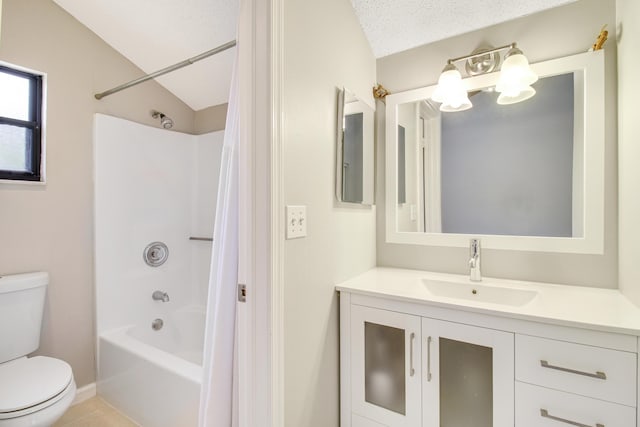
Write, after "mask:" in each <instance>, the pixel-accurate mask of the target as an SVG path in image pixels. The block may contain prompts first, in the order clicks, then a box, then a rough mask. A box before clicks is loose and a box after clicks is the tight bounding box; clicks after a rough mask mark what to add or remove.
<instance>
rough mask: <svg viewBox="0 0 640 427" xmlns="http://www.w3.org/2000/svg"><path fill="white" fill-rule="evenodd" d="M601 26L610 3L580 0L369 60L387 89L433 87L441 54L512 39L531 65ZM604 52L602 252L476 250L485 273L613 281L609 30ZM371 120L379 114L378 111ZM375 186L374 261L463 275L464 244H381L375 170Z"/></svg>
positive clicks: (566, 50) (586, 39) (577, 47)
mask: <svg viewBox="0 0 640 427" xmlns="http://www.w3.org/2000/svg"><path fill="white" fill-rule="evenodd" d="M629 3H632V2H631V1H630V2H629ZM603 24H608V28H609V29H610V30H612V29H614V28H615V1H614V0H581V1H579V2H576V3H572V4H570V5H567V6H563V7H560V8H557V9H552V10H549V11H545V12H542V13H538V14H535V15H530V16H527V17H524V18H520V19H516V20H514V21H510V22H507V23H504V24H500V25H496V26H493V27H489V28H486V29H483V30H479V31H474V32H471V33H468V34H464V35H461V36H458V37H453V38H451V39H447V40H443V41H440V42H436V43H432V44H429V45H426V46H422V47H419V48H415V49H412V50H409V51H406V52H403V53H399V54H396V55H392V56H388V57H385V58H381V59H379V60H378V61H377V71H378V82H379V83H382V84H383V85H384V86H385V87H386V88H387V89H389V90H390V91H391V92H392V93H397V92H401V91H404V90H408V89H413V88H417V87H421V86H427V85H431V84H434V83H435V82H437V80H438V76H439V74H440V72H441V71H442V68H443V67H444V65H445V64H446V60H447V59H448V58H451V57H456V56H462V55H464V54H466V53H470V52H471V51H472V50H474V49H475V48H476V47H478V46H479V45H483V44H484V45H486V44H489V45H492V46H502V45H505V44H508V43H511V42H513V41H515V42H517V43H518V46H519V47H520V48H521V49H522V50H523V51H524V53H525V55H526V56H527V57H528V58H529V60H530V61H531V62H538V61H542V60H546V59H552V58H558V57H562V56H567V55H571V54H575V53H579V52H584V51H586V50H587V49H588V48H589V47H591V45H592V44H593V42H594V40H595V37H596V36H597V34H598V32H599V31H600V28H601V27H602V25H603ZM629 49H632V47H629ZM606 51H607V54H606V58H607V60H606V62H607V70H606V73H607V77H606V78H607V87H606V93H607V96H606V105H605V108H606V111H607V117H606V124H605V125H606V135H605V137H606V141H605V144H606V148H605V151H606V153H605V179H606V182H605V192H606V194H605V205H606V208H605V245H604V255H574V254H553V253H541V252H537V253H534V252H518V251H499V250H483V254H482V255H483V260H482V269H483V274H484V275H485V276H493V277H505V278H513V279H521V280H534V281H542V282H559V283H566V284H576V285H585V286H598V287H607V288H615V287H616V286H617V273H618V264H617V263H618V259H617V245H618V244H617V167H616V157H617V151H616V137H617V136H616V120H617V119H616V72H615V60H616V58H615V57H616V44H615V35H614V34H610V40H609V42H608V43H607V44H606ZM377 108H378V109H379V110H380V109H383V108H384V105H383V104H382V103H380V102H379V103H378V105H377ZM378 117H379V118H380V117H382V116H381V115H380V113H379V115H378ZM378 136H379V137H380V136H382V137H384V132H383V126H381V125H380V123H379V126H378ZM379 141H380V140H379ZM377 153H378V163H377V166H378V171H383V170H384V144H383V143H379V144H378V151H377ZM377 188H378V193H377V198H376V200H377V202H378V206H377V208H378V227H377V230H378V233H377V238H378V265H381V266H398V267H406V268H416V269H426V270H434V271H443V272H451V273H461V274H466V273H467V272H468V268H467V261H468V249H466V248H443V247H429V246H417V245H398V244H388V243H385V232H384V221H385V218H384V192H383V189H384V174H383V173H379V174H378V180H377ZM636 218H637V215H636Z"/></svg>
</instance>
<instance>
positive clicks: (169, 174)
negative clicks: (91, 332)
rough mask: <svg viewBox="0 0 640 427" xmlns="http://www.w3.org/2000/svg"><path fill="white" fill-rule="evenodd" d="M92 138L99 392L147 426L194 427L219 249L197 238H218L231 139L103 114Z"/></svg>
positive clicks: (96, 120)
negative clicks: (225, 142) (150, 254)
mask: <svg viewBox="0 0 640 427" xmlns="http://www.w3.org/2000/svg"><path fill="white" fill-rule="evenodd" d="M94 131H95V135H94V148H95V151H94V154H95V180H94V184H95V264H96V329H97V336H98V352H97V353H98V380H97V392H98V394H99V395H100V396H101V397H102V398H103V399H105V400H106V401H107V402H108V403H109V404H111V405H113V406H114V407H116V408H117V409H119V410H120V411H122V412H124V413H125V414H126V415H127V416H128V417H130V418H131V419H133V420H134V421H136V422H138V423H140V424H142V425H145V426H149V427H173V426H185V427H187V426H196V425H197V423H198V402H199V397H200V386H201V383H202V353H203V345H204V325H205V307H203V306H202V304H203V301H205V299H206V295H207V290H208V277H209V265H210V260H211V241H207V240H191V239H190V238H191V237H197V238H209V239H210V238H212V236H213V219H214V216H215V207H216V191H217V190H216V189H217V182H218V172H219V165H220V151H221V148H222V137H223V132H214V133H211V134H207V135H199V136H194V135H187V134H181V133H179V132H170V131H167V130H164V129H157V128H152V127H149V126H143V125H140V124H138V123H133V122H130V121H127V120H122V119H119V118H115V117H110V116H105V115H102V114H97V115H96V116H95V129H94ZM154 242H162V243H164V244H165V245H166V247H167V248H168V257H167V259H166V262H165V263H163V264H161V265H159V266H151V265H148V264H147V263H146V262H145V260H144V259H143V253H144V252H145V248H146V247H148V246H151V245H152V243H154ZM165 253H166V252H165ZM154 295H155V296H154ZM152 325H153V327H152Z"/></svg>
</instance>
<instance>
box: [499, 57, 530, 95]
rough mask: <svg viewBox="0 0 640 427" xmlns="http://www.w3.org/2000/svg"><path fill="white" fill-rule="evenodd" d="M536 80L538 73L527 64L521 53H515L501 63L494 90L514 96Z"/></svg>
mask: <svg viewBox="0 0 640 427" xmlns="http://www.w3.org/2000/svg"><path fill="white" fill-rule="evenodd" d="M537 81H538V75H537V74H536V73H534V72H533V70H532V69H531V67H530V66H529V61H528V60H527V58H526V57H525V56H524V55H523V54H522V53H515V54H512V55H509V56H508V57H507V59H505V61H504V64H502V68H501V70H500V77H499V79H498V83H497V84H496V91H498V92H507V93H508V94H509V96H515V95H516V94H518V93H520V92H522V91H524V90H525V88H526V87H527V86H531V85H532V84H533V83H535V82H537ZM534 93H535V92H534Z"/></svg>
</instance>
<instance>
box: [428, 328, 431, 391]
mask: <svg viewBox="0 0 640 427" xmlns="http://www.w3.org/2000/svg"><path fill="white" fill-rule="evenodd" d="M427 381H431V337H428V338H427Z"/></svg>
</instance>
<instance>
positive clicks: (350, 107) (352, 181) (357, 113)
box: [336, 89, 374, 205]
mask: <svg viewBox="0 0 640 427" xmlns="http://www.w3.org/2000/svg"><path fill="white" fill-rule="evenodd" d="M373 116H374V110H373V108H371V107H370V106H369V105H368V104H367V103H366V102H364V101H362V100H361V99H358V97H356V96H355V95H354V94H353V93H352V92H350V91H348V90H347V89H342V90H341V91H340V93H339V94H338V137H337V141H338V143H337V148H336V153H337V158H336V197H337V198H338V200H339V201H341V202H345V203H357V204H362V205H373V204H374V175H373V172H374V140H373V138H374V129H373Z"/></svg>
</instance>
